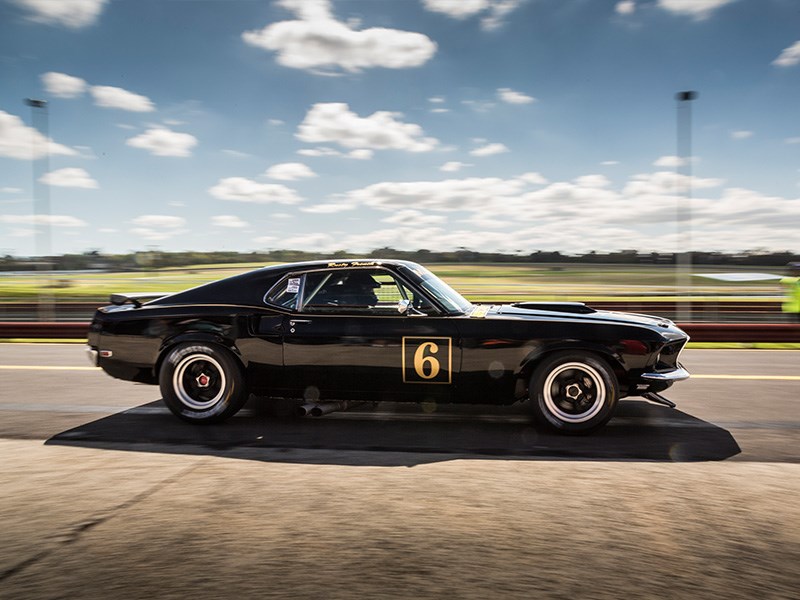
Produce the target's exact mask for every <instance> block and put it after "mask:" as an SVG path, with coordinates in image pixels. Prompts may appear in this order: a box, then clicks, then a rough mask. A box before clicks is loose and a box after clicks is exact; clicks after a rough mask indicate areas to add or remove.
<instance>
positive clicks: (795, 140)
mask: <svg viewBox="0 0 800 600" xmlns="http://www.w3.org/2000/svg"><path fill="white" fill-rule="evenodd" d="M783 141H784V142H785V143H787V144H800V137H790V138H786V139H785V140H783Z"/></svg>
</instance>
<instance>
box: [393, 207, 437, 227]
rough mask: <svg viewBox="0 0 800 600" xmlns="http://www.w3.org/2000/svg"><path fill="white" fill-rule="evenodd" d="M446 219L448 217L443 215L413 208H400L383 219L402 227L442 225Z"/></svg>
mask: <svg viewBox="0 0 800 600" xmlns="http://www.w3.org/2000/svg"><path fill="white" fill-rule="evenodd" d="M446 221H447V218H446V217H443V216H441V215H432V214H430V213H424V212H421V211H418V210H413V209H406V210H399V211H397V212H395V213H393V214H392V215H390V216H388V217H386V218H385V219H383V222H384V223H392V224H394V225H399V226H401V227H428V226H430V225H440V224H442V223H444V222H446Z"/></svg>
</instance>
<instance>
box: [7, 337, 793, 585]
mask: <svg viewBox="0 0 800 600" xmlns="http://www.w3.org/2000/svg"><path fill="white" fill-rule="evenodd" d="M683 362H684V363H685V365H686V366H687V368H688V369H689V370H690V371H691V372H692V373H693V378H692V379H691V380H689V381H687V382H683V383H681V384H678V385H676V386H675V387H674V388H673V389H672V390H670V393H668V394H667V396H668V397H669V398H670V399H672V400H674V401H675V402H677V403H678V408H677V409H668V408H665V407H661V406H656V405H653V404H650V403H647V402H644V401H641V400H625V401H623V402H622V403H621V405H620V411H619V414H618V416H617V417H616V418H615V419H614V420H613V421H612V422H611V423H610V424H609V426H608V427H607V428H605V429H604V430H602V431H600V432H598V433H597V434H595V435H592V436H588V437H580V438H564V437H559V436H555V435H553V434H550V433H547V432H543V431H540V430H537V429H536V428H535V427H533V426H532V425H531V423H530V421H529V419H528V417H527V414H526V412H525V410H524V407H520V406H512V407H508V408H504V409H497V408H494V407H491V406H477V407H453V406H450V407H432V406H416V405H415V406H402V405H394V404H389V403H379V404H378V405H377V406H372V405H366V406H361V407H358V408H357V409H355V410H352V411H348V412H345V413H334V414H331V415H328V416H326V417H323V418H320V419H311V418H305V419H292V418H286V417H284V418H277V417H275V416H273V415H270V414H267V411H265V410H264V408H265V407H264V405H263V403H261V402H256V401H253V402H251V403H250V404H248V406H247V407H246V409H245V410H243V411H242V412H241V413H240V414H239V415H237V417H236V418H234V419H232V420H231V421H230V422H229V423H226V424H224V425H219V426H214V427H195V426H191V425H188V424H184V423H182V422H180V421H178V420H177V419H175V418H174V417H172V415H170V414H169V413H168V411H166V409H165V408H164V407H163V405H162V403H161V402H160V400H159V398H160V396H159V393H158V389H157V388H155V387H151V386H144V385H136V384H131V383H127V382H121V381H116V380H113V379H111V378H109V377H108V376H106V375H105V374H104V373H102V372H100V371H97V370H94V369H92V368H91V367H90V366H89V363H88V361H86V359H85V357H84V356H83V354H82V348H81V347H80V346H73V345H42V344H32V345H22V344H9V345H0V378H2V379H1V380H2V382H3V384H2V388H0V456H3V460H2V462H1V463H0V475H1V476H2V482H3V484H2V486H0V539H2V540H3V541H2V543H0V598H58V597H64V598H67V597H69V598H73V597H85V598H108V597H111V596H116V597H119V598H153V597H158V598H165V597H168V598H184V597H192V598H223V597H275V598H408V597H417V598H443V597H447V598H533V597H543V598H545V597H546V598H575V597H581V598H619V597H620V596H623V595H625V596H629V597H634V598H636V597H641V598H645V597H646V598H653V597H670V598H697V597H709V598H711V597H714V598H717V597H718V598H723V597H724V598H753V597H759V598H796V597H797V590H798V589H800V509H799V508H798V506H799V505H800V503H798V502H797V498H798V497H800V477H798V475H800V467H798V464H799V463H800V352H798V351H768V350H757V351H748V350H741V351H739V350H725V351H715V350H689V351H686V352H685V353H684V355H683Z"/></svg>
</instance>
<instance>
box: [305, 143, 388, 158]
mask: <svg viewBox="0 0 800 600" xmlns="http://www.w3.org/2000/svg"><path fill="white" fill-rule="evenodd" d="M297 153H298V154H300V155H302V156H313V157H315V158H316V157H320V156H336V157H339V158H353V159H356V160H369V159H371V158H372V157H373V155H374V154H375V153H374V152H373V151H372V150H368V149H366V148H356V149H355V150H351V151H350V152H339V151H338V150H334V149H333V148H327V147H325V146H318V147H316V148H302V149H300V150H298V151H297Z"/></svg>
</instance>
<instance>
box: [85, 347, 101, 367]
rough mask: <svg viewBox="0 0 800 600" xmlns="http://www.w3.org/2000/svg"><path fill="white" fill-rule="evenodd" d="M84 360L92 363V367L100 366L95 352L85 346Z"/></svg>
mask: <svg viewBox="0 0 800 600" xmlns="http://www.w3.org/2000/svg"><path fill="white" fill-rule="evenodd" d="M86 358H88V359H89V362H90V363H92V366H93V367H99V366H100V363H99V361H98V353H97V350H95V349H94V348H92V347H91V346H86Z"/></svg>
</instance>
